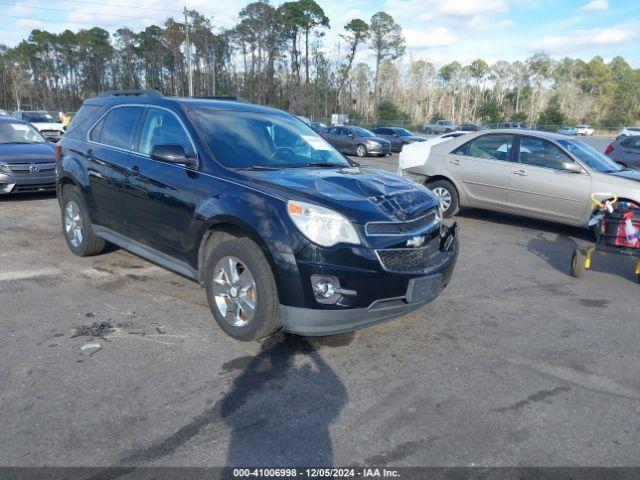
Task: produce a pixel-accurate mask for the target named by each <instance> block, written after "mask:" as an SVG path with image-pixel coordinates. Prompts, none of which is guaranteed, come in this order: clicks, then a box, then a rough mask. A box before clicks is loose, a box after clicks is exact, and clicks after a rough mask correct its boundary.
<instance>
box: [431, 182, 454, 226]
mask: <svg viewBox="0 0 640 480" xmlns="http://www.w3.org/2000/svg"><path fill="white" fill-rule="evenodd" d="M427 188H428V189H430V190H431V191H432V192H433V193H434V195H435V196H436V197H438V199H439V200H440V203H441V205H442V209H443V214H444V217H445V218H450V217H453V216H454V215H455V214H456V213H458V212H459V211H460V200H459V197H458V190H456V187H455V185H454V184H453V183H451V182H450V181H449V180H436V181H435V182H433V183H429V184H427Z"/></svg>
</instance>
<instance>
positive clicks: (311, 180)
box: [242, 166, 436, 223]
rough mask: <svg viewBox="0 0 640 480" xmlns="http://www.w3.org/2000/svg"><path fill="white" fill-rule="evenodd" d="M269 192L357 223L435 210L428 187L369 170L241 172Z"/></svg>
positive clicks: (328, 169) (393, 218) (332, 169)
mask: <svg viewBox="0 0 640 480" xmlns="http://www.w3.org/2000/svg"><path fill="white" fill-rule="evenodd" d="M242 175H243V176H246V177H250V178H251V179H252V180H253V181H254V182H255V181H258V182H260V183H261V184H262V186H263V187H264V188H265V190H267V191H269V190H270V191H271V193H274V194H278V195H279V196H281V197H284V198H286V199H291V200H300V201H305V202H309V203H315V204H318V205H321V206H324V207H327V208H331V209H332V210H336V211H338V212H340V213H342V214H343V215H345V216H347V217H348V218H350V219H351V220H353V221H355V222H357V223H366V222H369V221H404V220H408V219H411V218H415V217H417V216H419V215H420V214H421V213H423V212H424V211H426V210H428V209H431V208H433V207H434V206H435V205H436V200H435V197H434V196H433V194H432V193H431V192H430V191H429V190H428V189H427V188H425V187H423V186H421V185H418V184H416V183H413V182H411V181H409V180H406V179H404V178H402V177H399V176H397V175H394V174H391V173H389V172H385V171H384V170H378V169H374V168H370V167H362V166H360V167H350V168H349V167H346V168H295V169H283V170H277V171H251V172H242Z"/></svg>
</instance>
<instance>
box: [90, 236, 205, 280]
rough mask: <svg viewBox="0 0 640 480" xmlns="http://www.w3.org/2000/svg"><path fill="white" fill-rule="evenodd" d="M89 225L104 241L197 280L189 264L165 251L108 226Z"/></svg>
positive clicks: (196, 274) (196, 272)
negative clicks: (160, 250)
mask: <svg viewBox="0 0 640 480" xmlns="http://www.w3.org/2000/svg"><path fill="white" fill-rule="evenodd" d="M91 226H92V227H93V231H94V232H95V234H96V235H97V236H99V237H100V238H104V239H105V240H106V241H108V242H111V243H113V244H114V245H117V246H119V247H120V248H124V249H125V250H128V251H129V252H131V253H133V254H134V255H138V256H139V257H142V258H144V259H145V260H149V261H150V262H153V263H155V264H157V265H160V266H161V267H164V268H166V269H167V270H171V271H172V272H175V273H178V274H180V275H182V276H183V277H187V278H189V279H190V280H194V281H196V282H197V281H198V279H199V275H198V271H197V270H196V269H194V268H193V267H191V266H190V265H189V264H187V263H185V262H182V261H180V260H176V259H175V258H173V257H171V256H169V255H167V254H166V253H162V252H159V251H158V250H156V249H154V248H151V247H148V246H147V245H144V244H142V243H140V242H137V241H135V240H131V239H130V238H128V237H125V236H124V235H122V234H120V233H118V232H114V231H113V230H111V229H110V228H106V227H102V226H100V225H94V224H92V225H91Z"/></svg>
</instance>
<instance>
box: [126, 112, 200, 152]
mask: <svg viewBox="0 0 640 480" xmlns="http://www.w3.org/2000/svg"><path fill="white" fill-rule="evenodd" d="M156 145H180V146H181V147H182V148H183V149H184V151H185V153H186V154H188V155H192V154H194V153H195V152H194V151H193V147H192V145H191V141H190V140H189V137H188V135H187V133H186V132H185V131H184V128H182V125H181V124H180V122H179V121H178V119H177V118H176V117H175V115H174V114H173V113H171V112H169V111H167V110H162V109H160V108H153V107H151V108H149V110H148V112H147V117H146V118H145V120H144V126H143V127H142V133H141V134H140V145H139V147H138V151H139V152H140V153H144V154H145V155H149V153H150V152H151V149H152V148H153V147H154V146H156Z"/></svg>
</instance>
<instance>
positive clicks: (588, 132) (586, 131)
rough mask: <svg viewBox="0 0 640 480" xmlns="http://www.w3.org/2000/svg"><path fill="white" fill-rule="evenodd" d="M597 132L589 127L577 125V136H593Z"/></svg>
mask: <svg viewBox="0 0 640 480" xmlns="http://www.w3.org/2000/svg"><path fill="white" fill-rule="evenodd" d="M594 133H595V130H594V129H593V128H592V127H590V126H589V125H576V135H584V136H593V134H594Z"/></svg>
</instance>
